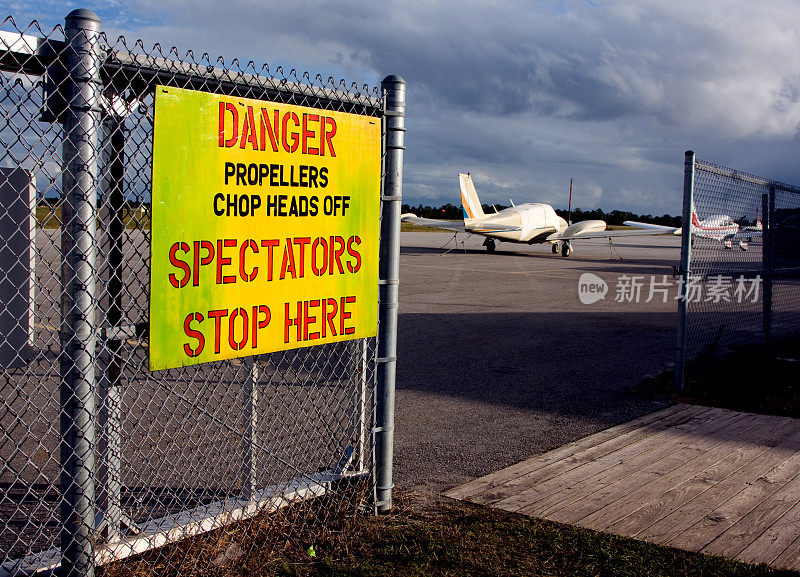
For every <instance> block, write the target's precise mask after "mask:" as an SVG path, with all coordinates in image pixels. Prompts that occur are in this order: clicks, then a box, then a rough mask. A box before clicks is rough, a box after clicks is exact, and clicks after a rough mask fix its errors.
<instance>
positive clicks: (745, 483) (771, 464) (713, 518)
mask: <svg viewBox="0 0 800 577" xmlns="http://www.w3.org/2000/svg"><path fill="white" fill-rule="evenodd" d="M793 430H794V431H797V430H798V428H797V426H796V425H795V426H794V427H793ZM798 435H799V436H797V437H795V438H794V442H792V443H791V446H796V445H797V443H798V442H800V433H798ZM787 454H789V453H788V452H787V446H786V445H784V444H782V443H781V444H778V445H777V446H776V447H773V448H771V449H770V450H769V451H767V452H766V453H764V455H762V456H761V457H759V458H758V459H756V460H754V461H752V462H750V463H748V464H747V465H745V466H744V467H743V468H741V469H740V470H739V471H737V472H736V473H734V474H733V475H731V476H730V477H728V478H727V479H724V480H722V481H720V482H719V483H718V484H717V485H716V486H714V487H713V488H711V489H709V490H708V491H706V492H705V493H704V495H703V510H704V511H708V510H709V509H711V512H710V513H707V514H705V515H703V516H702V517H701V518H700V519H699V520H698V521H697V522H696V523H694V524H693V525H692V526H690V527H688V528H687V529H686V530H685V531H683V532H682V533H681V534H680V535H675V536H674V537H673V538H672V539H671V540H670V543H672V544H673V546H675V547H678V548H680V549H686V550H688V551H699V550H701V549H702V548H703V547H705V546H706V545H708V544H709V543H710V542H711V541H713V540H714V539H716V538H717V537H718V536H719V535H721V534H722V533H723V532H724V531H725V530H727V529H728V528H729V527H730V526H731V525H733V523H735V522H736V521H738V520H739V519H741V518H742V516H744V515H745V514H746V513H747V512H749V511H750V510H751V509H753V508H754V507H755V506H756V505H757V504H758V503H759V502H761V501H762V500H763V499H765V498H766V497H767V496H768V495H769V494H771V492H773V491H774V490H777V488H779V487H780V485H778V487H775V488H774V489H773V488H772V487H770V485H769V484H766V485H756V484H753V482H754V481H755V480H756V479H758V477H759V476H760V475H762V474H763V472H764V471H770V470H773V469H774V470H775V471H776V472H775V473H774V479H775V481H776V483H780V484H781V485H782V484H783V483H785V482H786V481H787V480H788V479H790V478H791V477H793V476H794V474H795V472H796V467H797V463H792V464H789V465H788V466H784V464H785V463H784V462H785V460H786V457H787Z"/></svg>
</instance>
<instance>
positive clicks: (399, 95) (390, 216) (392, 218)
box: [375, 76, 406, 513]
mask: <svg viewBox="0 0 800 577" xmlns="http://www.w3.org/2000/svg"><path fill="white" fill-rule="evenodd" d="M381 89H382V90H383V91H384V94H385V108H384V114H385V117H384V118H385V123H386V142H385V147H386V156H385V159H384V177H383V178H384V184H383V193H382V201H383V204H382V213H381V243H380V264H379V279H380V280H379V281H378V282H379V284H380V286H379V291H380V292H379V295H380V308H379V310H378V323H379V324H378V351H377V353H378V358H377V363H378V364H377V367H376V374H377V387H376V400H375V474H376V481H375V482H376V487H375V507H376V509H377V511H378V513H385V512H387V511H388V510H389V509H391V508H392V488H393V487H394V485H393V484H392V459H393V455H394V378H395V369H396V364H397V360H396V359H397V305H398V302H397V293H398V283H399V279H400V203H401V201H402V199H403V150H405V146H404V145H403V143H404V141H405V130H406V129H405V109H406V82H405V80H403V79H402V78H400V77H399V76H387V77H386V78H384V79H383V80H382V81H381Z"/></svg>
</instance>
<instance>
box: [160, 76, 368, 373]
mask: <svg viewBox="0 0 800 577" xmlns="http://www.w3.org/2000/svg"><path fill="white" fill-rule="evenodd" d="M380 139H381V131H380V121H379V119H377V118H373V117H367V116H360V115H355V114H347V113H342V112H333V111H328V110H320V109H314V108H305V107H301V106H294V105H289V104H280V103H275V102H265V101H259V100H250V99H245V98H237V97H230V96H222V95H218V94H209V93H205V92H197V91H192V90H184V89H178V88H167V87H158V88H157V90H156V100H155V126H154V131H153V190H152V224H151V229H152V230H151V232H152V243H151V276H150V287H151V292H150V369H151V370H158V369H166V368H171V367H179V366H184V365H192V364H198V363H204V362H208V361H215V360H222V359H230V358H234V357H242V356H247V355H255V354H258V353H267V352H272V351H278V350H284V349H292V348H297V347H306V346H311V345H317V344H321V343H330V342H335V341H342V340H347V339H356V338H364V337H369V336H374V335H375V334H376V330H377V301H378V237H379V210H380Z"/></svg>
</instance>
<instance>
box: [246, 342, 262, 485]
mask: <svg viewBox="0 0 800 577" xmlns="http://www.w3.org/2000/svg"><path fill="white" fill-rule="evenodd" d="M243 360H244V366H245V367H246V368H247V377H245V381H244V385H243V386H242V421H243V423H242V425H243V433H242V457H243V458H242V497H244V498H245V499H247V500H253V499H255V495H256V491H257V490H258V475H257V471H256V464H257V460H256V451H257V450H258V379H259V367H258V359H257V358H256V357H254V356H251V357H245V358H244V359H243Z"/></svg>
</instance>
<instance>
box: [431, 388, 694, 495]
mask: <svg viewBox="0 0 800 577" xmlns="http://www.w3.org/2000/svg"><path fill="white" fill-rule="evenodd" d="M708 410H709V408H708V407H700V406H696V405H685V404H678V405H673V406H672V407H667V408H666V409H663V410H661V411H657V412H655V413H649V414H647V415H643V416H641V417H639V418H637V419H634V420H632V421H628V422H626V423H621V424H619V425H616V426H614V427H611V428H609V429H605V430H603V431H599V432H597V433H594V434H592V435H589V436H588V437H584V438H581V439H578V440H576V441H573V442H571V443H568V444H566V445H564V446H562V447H559V448H557V449H554V450H552V451H549V452H547V453H544V454H542V455H539V456H538V457H532V458H530V459H527V460H525V461H522V462H520V463H517V464H515V465H512V466H510V467H506V468H505V469H501V470H500V471H497V472H495V473H492V474H490V475H486V476H484V477H479V478H478V479H474V480H472V481H470V482H468V483H465V484H463V485H460V486H458V487H455V488H454V489H451V490H450V491H448V492H446V493H445V496H447V497H450V498H452V499H468V498H470V497H472V496H474V495H477V494H479V493H483V492H485V491H487V490H490V489H492V488H494V487H496V486H499V485H502V484H503V483H505V482H506V481H509V480H510V479H514V478H516V477H519V476H521V475H524V474H526V473H528V472H530V471H532V470H534V469H536V468H538V467H540V466H542V465H546V464H548V463H552V462H556V461H559V460H562V459H567V458H569V457H572V456H573V455H575V453H576V452H579V451H581V450H583V449H585V447H586V446H588V445H591V446H594V445H601V444H603V443H605V442H606V441H609V440H614V439H616V438H618V437H621V436H623V435H625V434H627V433H629V432H631V431H634V430H636V429H639V428H642V427H646V426H649V425H654V424H656V423H658V422H659V421H662V420H665V419H670V418H673V417H674V416H675V415H694V414H700V413H702V412H705V411H708Z"/></svg>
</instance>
